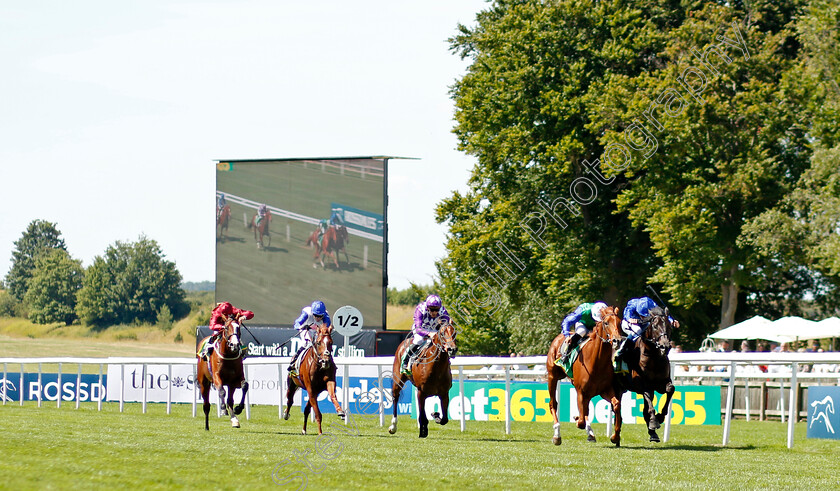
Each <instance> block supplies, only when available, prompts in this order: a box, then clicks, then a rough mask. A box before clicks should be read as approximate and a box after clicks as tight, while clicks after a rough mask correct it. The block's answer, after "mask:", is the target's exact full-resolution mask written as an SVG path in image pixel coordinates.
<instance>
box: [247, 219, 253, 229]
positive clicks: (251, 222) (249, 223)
mask: <svg viewBox="0 0 840 491" xmlns="http://www.w3.org/2000/svg"><path fill="white" fill-rule="evenodd" d="M253 226H254V219H253V218H251V221H250V222H248V229H250V228H251V227H253Z"/></svg>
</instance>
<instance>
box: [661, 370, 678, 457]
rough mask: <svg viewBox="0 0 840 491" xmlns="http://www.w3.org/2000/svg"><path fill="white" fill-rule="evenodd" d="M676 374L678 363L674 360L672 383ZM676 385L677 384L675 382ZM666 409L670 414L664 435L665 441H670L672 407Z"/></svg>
mask: <svg viewBox="0 0 840 491" xmlns="http://www.w3.org/2000/svg"><path fill="white" fill-rule="evenodd" d="M675 375H676V365H675V364H674V362H673V361H672V362H671V383H672V384H673V383H674V376H675ZM674 385H676V384H674ZM673 404H674V401H671V405H673ZM666 409H668V415H667V416H665V434H664V435H663V436H664V441H665V443H668V438H669V437H670V436H671V408H670V407H668V408H666Z"/></svg>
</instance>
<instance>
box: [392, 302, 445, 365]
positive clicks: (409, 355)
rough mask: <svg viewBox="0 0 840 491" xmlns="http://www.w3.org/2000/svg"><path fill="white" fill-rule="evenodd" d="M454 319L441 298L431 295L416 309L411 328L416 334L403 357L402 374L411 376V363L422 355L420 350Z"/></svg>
mask: <svg viewBox="0 0 840 491" xmlns="http://www.w3.org/2000/svg"><path fill="white" fill-rule="evenodd" d="M451 321H452V319H451V318H450V317H449V312H447V311H446V308H445V307H444V306H443V304H442V302H441V301H440V297H439V296H437V295H435V294H431V295H429V296H428V297H426V301H425V302H420V303H419V304H417V307H416V308H415V309H414V325H413V326H412V328H411V331H412V333H413V334H414V339H413V340H412V343H411V346H409V347H408V349H407V350H406V353H405V356H403V362H402V370H401V371H402V373H403V374H405V375H411V372H410V371H409V369H408V367H410V366H411V362H412V361H413V360H414V359H415V358H416V357H417V355H419V354H420V350H421V349H422V347H423V345H424V344H425V342H426V340H427V339H429V338H430V337H431V335H432V334H433V333H436V332H437V331H438V330H440V326H442V325H445V324H448V323H449V322H451Z"/></svg>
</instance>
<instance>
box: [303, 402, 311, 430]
mask: <svg viewBox="0 0 840 491" xmlns="http://www.w3.org/2000/svg"><path fill="white" fill-rule="evenodd" d="M310 411H312V398H311V397H310V398H309V400H308V401H306V406H305V407H304V408H303V434H304V435H305V434H306V423H307V422H309V412H310Z"/></svg>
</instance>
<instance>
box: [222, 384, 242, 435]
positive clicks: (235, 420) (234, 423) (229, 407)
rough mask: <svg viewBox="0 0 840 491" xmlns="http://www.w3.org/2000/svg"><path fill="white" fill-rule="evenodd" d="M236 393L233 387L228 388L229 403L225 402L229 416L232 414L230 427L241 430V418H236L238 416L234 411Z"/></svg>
mask: <svg viewBox="0 0 840 491" xmlns="http://www.w3.org/2000/svg"><path fill="white" fill-rule="evenodd" d="M234 392H236V388H235V387H233V386H232V385H229V386H228V392H227V401H225V406H226V407H227V410H228V414H230V425H231V426H232V427H234V428H239V427H240V425H239V418H237V417H236V414H234V409H233V393H234Z"/></svg>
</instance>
